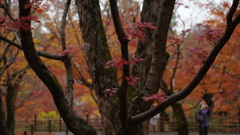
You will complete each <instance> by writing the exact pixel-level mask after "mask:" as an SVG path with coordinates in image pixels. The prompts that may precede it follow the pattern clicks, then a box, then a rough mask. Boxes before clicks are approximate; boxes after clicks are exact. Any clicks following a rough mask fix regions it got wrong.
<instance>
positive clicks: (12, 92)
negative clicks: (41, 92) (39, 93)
mask: <svg viewBox="0 0 240 135" xmlns="http://www.w3.org/2000/svg"><path fill="white" fill-rule="evenodd" d="M16 98H17V89H16V88H14V87H9V88H8V89H7V99H6V101H7V128H8V132H9V135H14V128H15V117H14V114H15V102H16Z"/></svg>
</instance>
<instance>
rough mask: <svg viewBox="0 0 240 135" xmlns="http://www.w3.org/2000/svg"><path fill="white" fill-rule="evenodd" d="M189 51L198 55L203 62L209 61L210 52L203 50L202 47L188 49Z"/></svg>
mask: <svg viewBox="0 0 240 135" xmlns="http://www.w3.org/2000/svg"><path fill="white" fill-rule="evenodd" d="M188 50H189V51H190V52H192V53H194V54H196V55H197V57H199V58H200V59H201V60H202V61H203V62H204V61H205V60H206V59H207V57H208V54H209V53H208V52H207V51H205V50H204V49H202V48H201V47H199V48H188Z"/></svg>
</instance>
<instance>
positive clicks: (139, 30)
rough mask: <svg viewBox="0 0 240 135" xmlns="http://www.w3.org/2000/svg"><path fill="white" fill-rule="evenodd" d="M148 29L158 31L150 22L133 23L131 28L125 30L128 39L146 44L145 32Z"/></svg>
mask: <svg viewBox="0 0 240 135" xmlns="http://www.w3.org/2000/svg"><path fill="white" fill-rule="evenodd" d="M146 28H149V29H156V27H155V26H153V24H152V23H149V22H140V23H133V24H132V26H131V27H129V28H126V29H125V30H126V33H127V37H126V38H127V39H129V40H133V39H135V38H137V39H140V40H142V41H143V42H144V41H145V34H144V30H145V29H146Z"/></svg>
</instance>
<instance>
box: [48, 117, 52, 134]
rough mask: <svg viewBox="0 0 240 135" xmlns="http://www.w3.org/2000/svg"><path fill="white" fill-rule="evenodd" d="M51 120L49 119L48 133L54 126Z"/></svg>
mask: <svg viewBox="0 0 240 135" xmlns="http://www.w3.org/2000/svg"><path fill="white" fill-rule="evenodd" d="M51 123H52V122H51V120H49V121H48V133H51V130H52V126H51Z"/></svg>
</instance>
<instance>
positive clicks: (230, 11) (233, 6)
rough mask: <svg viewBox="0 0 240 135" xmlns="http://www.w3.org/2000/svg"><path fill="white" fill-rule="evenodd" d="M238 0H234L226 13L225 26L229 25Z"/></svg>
mask: <svg viewBox="0 0 240 135" xmlns="http://www.w3.org/2000/svg"><path fill="white" fill-rule="evenodd" d="M238 3H239V0H234V1H233V3H232V6H231V8H230V10H229V12H228V15H227V26H229V25H231V23H232V18H233V15H234V13H235V11H236V9H237V7H238Z"/></svg>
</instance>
